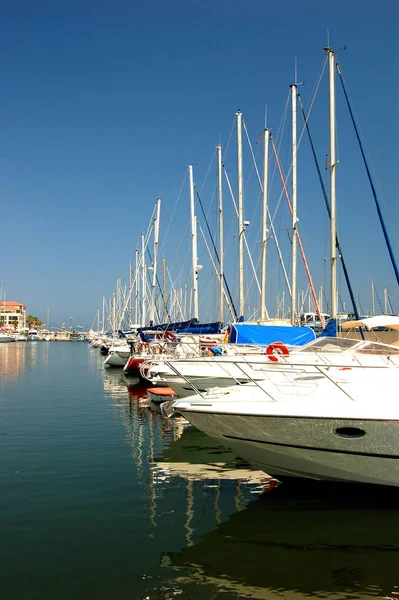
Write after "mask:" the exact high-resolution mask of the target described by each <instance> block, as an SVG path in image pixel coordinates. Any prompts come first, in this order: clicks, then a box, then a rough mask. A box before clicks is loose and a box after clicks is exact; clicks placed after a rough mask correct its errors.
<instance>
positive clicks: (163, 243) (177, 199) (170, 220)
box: [159, 169, 188, 253]
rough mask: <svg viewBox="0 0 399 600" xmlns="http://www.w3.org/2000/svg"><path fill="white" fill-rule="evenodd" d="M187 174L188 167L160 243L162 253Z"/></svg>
mask: <svg viewBox="0 0 399 600" xmlns="http://www.w3.org/2000/svg"><path fill="white" fill-rule="evenodd" d="M187 174H188V172H187V169H186V171H185V174H184V177H183V183H182V184H181V186H180V191H179V194H178V196H177V198H176V202H175V205H174V207H173V211H172V214H171V216H170V219H169V223H168V226H167V228H166V232H165V234H164V236H163V240H162V242H161V244H160V245H159V252H160V253H161V251H162V250H163V247H164V245H165V240H166V238H167V235H168V233H169V229H170V227H171V225H172V221H173V217H174V214H175V212H176V209H177V205H178V204H179V201H180V197H181V195H182V192H183V188H184V184H185V183H186V179H187ZM174 240H175V238H173V241H174Z"/></svg>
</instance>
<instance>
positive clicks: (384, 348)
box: [296, 337, 399, 354]
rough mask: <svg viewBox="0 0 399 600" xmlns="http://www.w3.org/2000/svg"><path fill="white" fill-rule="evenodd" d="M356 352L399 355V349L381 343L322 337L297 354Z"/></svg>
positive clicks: (299, 349)
mask: <svg viewBox="0 0 399 600" xmlns="http://www.w3.org/2000/svg"><path fill="white" fill-rule="evenodd" d="M346 350H352V351H353V350H355V351H356V352H361V353H362V354H399V347H397V346H390V345H389V344H381V343H379V342H366V341H363V340H351V339H348V338H333V337H322V338H318V339H316V340H314V341H312V342H310V343H309V344H306V346H302V348H298V350H297V351H296V352H343V351H346Z"/></svg>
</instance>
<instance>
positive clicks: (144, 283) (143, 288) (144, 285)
mask: <svg viewBox="0 0 399 600" xmlns="http://www.w3.org/2000/svg"><path fill="white" fill-rule="evenodd" d="M146 302H147V273H146V266H145V241H144V235H143V234H142V235H141V325H142V326H143V327H144V326H145V324H146V320H147V315H146Z"/></svg>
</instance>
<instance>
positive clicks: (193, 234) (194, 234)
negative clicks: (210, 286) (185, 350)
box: [188, 165, 198, 319]
mask: <svg viewBox="0 0 399 600" xmlns="http://www.w3.org/2000/svg"><path fill="white" fill-rule="evenodd" d="M188 174H189V179H190V213H191V247H192V261H193V296H194V310H193V317H194V319H198V284H197V282H198V256H197V220H196V217H195V213H194V178H193V167H192V165H189V166H188Z"/></svg>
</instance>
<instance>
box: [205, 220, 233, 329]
mask: <svg viewBox="0 0 399 600" xmlns="http://www.w3.org/2000/svg"><path fill="white" fill-rule="evenodd" d="M198 227H199V229H200V232H201V235H202V238H203V240H204V243H205V246H206V249H207V250H208V254H209V258H210V259H211V263H212V266H213V268H214V270H215V273H216V276H217V277H218V275H219V274H218V270H217V267H216V265H215V261H214V260H213V256H212V253H211V251H210V248H209V246H208V242H207V241H206V237H205V234H204V231H203V229H202V227H201V225H200V224H199V223H198ZM223 297H224V299H225V302H226V304H227V308H228V309H229V311H230V314H231V316H232V317H233V319H236V318H237V316H236V314H235V310H234V308H233V307H232V306H231V304H230V302H229V298H228V297H227V294H226V290H225V289H224V287H223Z"/></svg>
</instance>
